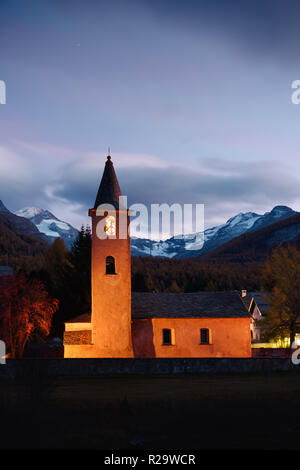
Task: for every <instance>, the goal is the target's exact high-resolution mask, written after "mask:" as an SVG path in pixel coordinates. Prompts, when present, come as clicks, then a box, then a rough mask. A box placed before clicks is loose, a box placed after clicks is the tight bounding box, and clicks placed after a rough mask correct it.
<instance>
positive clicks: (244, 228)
mask: <svg viewBox="0 0 300 470" xmlns="http://www.w3.org/2000/svg"><path fill="white" fill-rule="evenodd" d="M296 213H297V212H295V211H294V210H293V209H290V208H289V207H286V206H275V207H274V208H273V209H272V211H270V212H266V213H265V214H256V213H255V212H246V213H242V212H240V213H239V214H237V215H235V216H234V217H231V218H230V219H229V220H227V222H226V223H225V224H222V225H218V226H216V227H212V228H208V229H207V230H205V231H204V244H203V243H202V241H203V234H201V233H197V234H196V235H195V237H194V239H192V240H191V239H187V238H186V237H182V238H180V239H175V238H170V239H168V240H165V241H153V240H148V239H143V238H133V239H132V240H131V252H132V255H134V256H162V257H168V258H188V257H194V256H201V255H203V254H204V253H208V252H209V251H212V250H214V249H215V248H217V247H218V246H221V245H223V243H226V242H228V241H229V240H232V239H233V238H236V237H238V236H239V235H242V234H243V233H245V232H250V231H254V230H258V229H260V228H263V227H266V226H268V225H271V224H273V223H275V222H277V221H279V220H282V219H286V218H287V217H291V216H292V215H295V214H296Z"/></svg>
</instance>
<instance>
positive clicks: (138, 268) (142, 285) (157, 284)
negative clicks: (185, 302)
mask: <svg viewBox="0 0 300 470" xmlns="http://www.w3.org/2000/svg"><path fill="white" fill-rule="evenodd" d="M261 269H262V265H261V264H259V263H248V264H241V263H228V264H226V263H212V262H211V263H207V262H204V261H201V259H194V258H192V259H191V258H190V259H182V260H178V259H166V258H151V257H146V258H142V257H138V258H133V259H132V290H133V291H143V292H152V291H153V290H155V291H157V292H197V291H200V290H206V291H208V290H209V291H218V290H235V289H237V290H241V289H247V290H257V289H260V278H261Z"/></svg>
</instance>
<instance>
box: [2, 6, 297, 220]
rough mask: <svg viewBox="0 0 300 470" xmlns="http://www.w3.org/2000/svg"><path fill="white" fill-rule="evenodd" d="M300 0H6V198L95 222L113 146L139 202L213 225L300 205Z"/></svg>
mask: <svg viewBox="0 0 300 470" xmlns="http://www.w3.org/2000/svg"><path fill="white" fill-rule="evenodd" d="M299 15H300V3H299V2H297V1H296V0H295V1H289V0H287V1H282V0H272V1H271V0H270V1H266V0H258V1H241V0H236V1H224V0H219V1H211V0H210V1H200V0H197V1H196V0H195V1H192V0H185V1H183V0H181V1H174V0H149V1H147V0H139V1H133V0H122V1H114V0H109V1H105V2H104V1H103V2H102V1H101V0H100V1H99V0H98V1H96V0H72V1H71V0H48V1H46V0H36V1H33V0H27V1H26V2H25V1H24V2H20V1H19V0H0V19H1V26H0V80H4V81H5V83H6V87H7V98H6V99H7V102H6V104H5V105H0V168H1V172H0V188H1V191H0V199H1V200H2V201H3V203H4V204H5V205H6V206H7V207H8V208H9V209H10V210H12V211H14V210H18V209H20V208H22V207H24V206H38V207H42V208H45V209H49V210H51V211H52V212H53V213H54V214H55V215H56V216H57V217H59V218H61V219H63V220H65V221H67V222H70V223H71V224H73V225H74V226H76V227H80V225H81V223H86V222H88V221H89V220H88V219H89V218H88V216H87V212H88V209H89V207H91V206H92V205H93V203H94V200H95V196H96V192H97V189H98V185H99V182H100V178H101V176H102V172H103V167H104V163H105V159H106V155H107V148H108V146H110V147H111V155H112V160H113V162H114V165H115V168H116V171H117V175H118V179H119V182H120V186H121V189H122V192H123V194H125V195H127V196H128V199H129V204H131V203H147V204H149V203H152V202H153V203H173V202H178V203H203V204H205V225H206V227H211V226H213V225H216V224H220V223H223V222H225V221H226V220H227V219H228V218H229V217H231V216H233V215H235V214H237V213H238V212H241V211H242V212H247V211H255V212H259V213H263V212H265V211H269V210H271V209H272V208H273V207H274V206H275V205H278V204H280V205H289V206H290V207H292V208H293V209H295V210H299V211H300V185H299V180H300V176H299V170H300V159H299V136H300V105H294V104H292V102H291V94H292V91H293V90H292V89H291V84H292V82H293V81H294V80H297V79H299V80H300V55H299V44H300V27H299V18H300V16H299Z"/></svg>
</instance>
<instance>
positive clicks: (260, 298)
mask: <svg viewBox="0 0 300 470" xmlns="http://www.w3.org/2000/svg"><path fill="white" fill-rule="evenodd" d="M264 296H265V292H248V293H247V295H246V296H245V297H243V302H244V304H245V305H246V308H247V309H248V310H249V308H250V306H251V301H252V299H254V302H255V303H256V305H257V307H258V308H259V310H260V312H261V314H263V313H264V312H265V311H266V310H267V309H268V308H269V304H268V303H267V302H266V301H265V298H264Z"/></svg>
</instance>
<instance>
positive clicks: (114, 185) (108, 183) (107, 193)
mask: <svg viewBox="0 0 300 470" xmlns="http://www.w3.org/2000/svg"><path fill="white" fill-rule="evenodd" d="M120 196H121V189H120V186H119V183H118V179H117V175H116V172H115V169H114V165H113V162H112V161H111V157H110V156H109V155H108V157H107V161H106V163H105V168H104V172H103V176H102V180H101V183H100V186H99V189H98V193H97V197H96V200H95V205H94V209H97V207H98V206H100V204H111V205H113V206H114V207H115V209H122V208H124V207H123V206H122V207H119V197H120Z"/></svg>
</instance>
